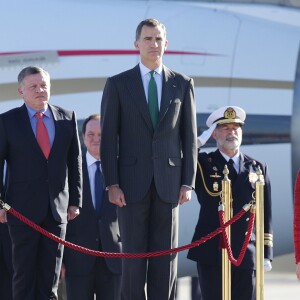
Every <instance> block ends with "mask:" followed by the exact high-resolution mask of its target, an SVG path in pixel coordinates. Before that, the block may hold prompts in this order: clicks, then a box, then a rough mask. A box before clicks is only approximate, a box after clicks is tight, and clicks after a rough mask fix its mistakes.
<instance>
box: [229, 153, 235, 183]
mask: <svg viewBox="0 0 300 300" xmlns="http://www.w3.org/2000/svg"><path fill="white" fill-rule="evenodd" d="M233 164H234V161H233V159H231V158H230V159H229V160H228V170H229V178H230V179H231V181H232V182H235V180H236V178H237V172H236V169H235V167H234V166H233Z"/></svg>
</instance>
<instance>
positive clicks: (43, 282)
mask: <svg viewBox="0 0 300 300" xmlns="http://www.w3.org/2000/svg"><path fill="white" fill-rule="evenodd" d="M18 83H19V87H18V92H19V95H20V96H21V97H22V98H23V99H24V105H22V106H21V107H18V108H15V109H12V110H10V111H7V112H5V113H3V114H1V115H0V136H1V140H0V193H1V194H3V184H2V182H3V166H4V161H5V160H6V162H7V170H8V184H7V188H6V193H5V199H4V200H5V202H7V203H8V204H9V205H10V206H11V207H13V208H14V209H15V210H17V211H18V212H20V213H21V214H22V215H24V216H25V217H27V218H29V219H30V220H32V221H33V222H35V223H36V224H38V225H40V226H41V227H43V228H44V229H45V230H47V231H49V232H51V233H53V234H55V235H57V236H59V237H61V238H64V237H65V233H66V224H67V222H68V220H72V219H74V218H76V216H77V215H78V214H79V207H81V202H82V200H81V186H82V174H81V150H80V143H79V138H78V131H77V122H76V117H75V113H74V112H72V111H67V110H65V109H62V108H60V107H57V106H53V105H50V104H48V102H49V98H50V76H49V74H48V72H47V71H45V70H43V69H42V68H39V67H32V66H30V67H26V68H24V69H23V70H22V71H21V72H20V73H19V76H18ZM0 222H1V223H6V222H8V228H9V233H10V237H11V240H12V248H13V251H12V259H13V269H14V275H13V299H14V300H25V299H28V300H33V299H39V300H43V299H45V300H46V299H47V300H49V299H57V286H58V279H59V273H60V268H61V260H62V254H63V246H62V245H59V244H57V243H55V242H53V241H52V240H49V239H48V238H47V237H44V236H43V235H41V234H40V233H38V232H37V231H35V230H33V229H32V228H30V227H28V226H27V225H25V224H24V223H22V222H21V221H19V220H18V219H17V218H15V217H14V216H12V215H10V214H6V212H5V211H4V210H3V209H1V210H0Z"/></svg>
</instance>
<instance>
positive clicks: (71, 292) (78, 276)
mask: <svg viewBox="0 0 300 300" xmlns="http://www.w3.org/2000/svg"><path fill="white" fill-rule="evenodd" d="M82 134H83V141H84V144H85V146H86V148H87V152H86V154H85V155H83V157H82V172H83V204H82V209H81V212H80V218H77V219H76V220H74V221H72V222H71V223H69V224H68V228H67V235H66V240H68V241H70V242H72V243H75V244H77V245H80V246H83V247H87V248H89V249H92V250H99V251H105V252H120V249H121V242H120V233H119V225H118V220H117V214H116V206H115V205H113V204H111V203H110V202H109V201H108V196H107V192H106V191H105V190H104V182H103V176H102V170H101V162H100V141H101V129H100V115H97V114H95V115H91V116H89V117H88V118H87V119H86V120H85V121H84V123H83V126H82ZM64 272H65V278H66V288H67V297H68V299H72V300H94V295H96V299H97V300H99V299H101V300H119V299H120V278H121V260H120V259H111V258H109V259H104V258H102V257H95V256H89V255H86V254H82V253H80V252H76V251H74V250H72V249H70V248H65V252H64V267H63V273H62V274H63V277H64Z"/></svg>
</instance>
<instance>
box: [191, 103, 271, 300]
mask: <svg viewBox="0 0 300 300" xmlns="http://www.w3.org/2000/svg"><path fill="white" fill-rule="evenodd" d="M245 118H246V113H245V111H244V110H243V109H242V108H240V107H238V106H225V107H221V108H219V109H217V110H216V111H214V112H213V113H211V115H210V116H209V117H208V119H207V122H206V124H207V126H208V127H209V129H208V130H207V131H205V132H204V133H202V134H201V136H200V137H199V146H203V145H204V144H205V142H206V141H207V140H208V138H209V137H210V136H211V135H212V137H213V138H214V139H215V140H216V143H217V150H216V151H213V152H210V153H206V152H200V153H199V155H198V170H197V177H196V187H195V191H196V194H197V198H198V201H199V203H200V206H201V208H200V212H199V219H198V223H197V225H196V229H195V233H194V236H193V241H195V240H199V239H200V238H202V237H204V236H206V235H207V234H209V233H211V232H213V231H214V230H215V229H217V228H218V227H220V221H219V215H218V206H219V203H220V192H221V189H222V179H223V177H224V175H223V170H224V167H225V165H227V166H228V168H229V179H230V180H231V188H232V210H233V215H235V214H237V213H238V212H240V210H241V209H242V207H243V206H244V205H245V204H247V203H249V202H250V201H251V200H252V195H253V193H254V192H255V181H256V179H257V175H256V170H257V168H258V166H259V167H260V168H261V170H262V172H263V175H264V179H265V186H264V232H265V241H264V244H265V249H264V255H265V270H266V271H268V270H270V269H271V268H272V266H271V262H270V261H271V260H272V257H273V234H272V233H273V232H272V224H271V221H272V215H271V186H270V180H269V176H268V172H267V166H266V164H263V163H261V162H259V161H257V160H255V159H253V158H252V157H250V156H248V155H246V154H244V153H242V152H241V151H240V146H241V142H242V126H243V124H244V121H245ZM231 161H232V162H231ZM230 163H232V166H230ZM230 168H231V169H230ZM249 214H250V211H249V212H247V213H246V214H245V215H244V216H243V217H242V218H241V219H239V220H238V221H237V222H236V223H234V224H233V225H231V247H232V251H233V255H234V257H235V258H237V257H238V255H239V253H240V251H241V248H242V245H243V242H244V240H245V235H246V232H247V229H248V223H249ZM219 241H220V240H219V237H215V238H214V239H212V240H209V241H207V242H206V243H205V244H203V245H200V246H199V247H195V248H192V249H190V250H189V253H188V258H189V259H191V260H194V261H196V262H197V268H198V275H199V282H200V288H201V295H202V299H203V300H211V299H213V300H222V267H221V266H222V249H221V247H220V244H219ZM231 299H232V300H241V299H243V300H255V299H256V290H255V232H253V233H252V236H251V239H250V243H249V244H248V247H247V249H246V253H245V256H244V259H243V261H242V263H241V265H240V266H238V267H236V266H234V265H232V269H231Z"/></svg>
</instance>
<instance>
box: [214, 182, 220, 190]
mask: <svg viewBox="0 0 300 300" xmlns="http://www.w3.org/2000/svg"><path fill="white" fill-rule="evenodd" d="M213 190H214V192H217V191H218V190H219V184H218V183H217V182H216V181H215V182H214V183H213Z"/></svg>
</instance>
